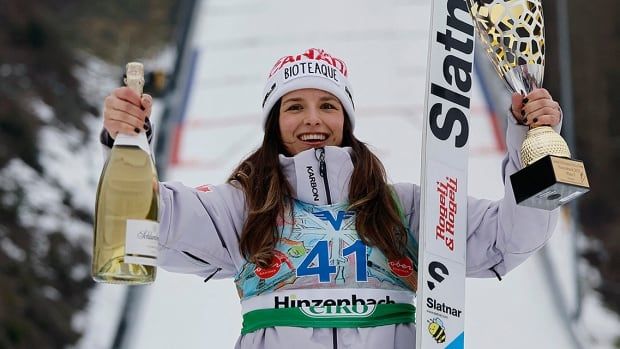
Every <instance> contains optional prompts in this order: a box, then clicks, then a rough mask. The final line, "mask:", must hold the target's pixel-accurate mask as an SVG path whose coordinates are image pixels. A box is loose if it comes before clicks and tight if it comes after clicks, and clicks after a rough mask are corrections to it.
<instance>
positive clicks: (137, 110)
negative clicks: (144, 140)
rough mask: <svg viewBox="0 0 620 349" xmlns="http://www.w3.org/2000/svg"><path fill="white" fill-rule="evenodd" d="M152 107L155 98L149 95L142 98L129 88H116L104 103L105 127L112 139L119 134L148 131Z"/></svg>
mask: <svg viewBox="0 0 620 349" xmlns="http://www.w3.org/2000/svg"><path fill="white" fill-rule="evenodd" d="M152 105H153V97H151V96H150V95H148V94H143V95H142V98H140V96H138V94H137V93H136V92H134V91H133V90H132V89H130V88H129V87H119V88H116V89H115V90H114V91H112V93H110V95H109V96H107V97H106V98H105V101H104V103H103V127H105V129H106V131H108V133H109V134H110V137H112V139H114V138H116V135H118V134H119V133H124V134H129V135H135V134H138V133H140V132H141V131H146V128H147V124H146V122H147V119H148V118H149V116H150V115H151V106H152Z"/></svg>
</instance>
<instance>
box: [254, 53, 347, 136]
mask: <svg viewBox="0 0 620 349" xmlns="http://www.w3.org/2000/svg"><path fill="white" fill-rule="evenodd" d="M304 88H316V89H319V90H323V91H326V92H329V93H331V94H333V95H334V96H336V97H337V98H338V99H339V100H340V103H342V106H343V107H344V110H346V112H347V115H348V116H349V121H351V129H353V128H354V126H355V113H354V112H355V105H354V103H353V90H352V88H351V85H349V80H348V79H347V65H346V64H345V63H344V61H343V60H341V59H339V58H336V57H334V56H332V55H330V54H329V53H327V52H325V51H324V50H322V49H318V48H310V49H308V50H306V51H305V52H303V53H300V54H297V55H293V56H284V57H282V58H280V59H278V60H277V61H276V64H275V65H274V66H273V68H272V69H271V71H270V72H269V78H268V79H267V83H266V84H265V89H264V91H263V127H265V123H266V122H267V117H268V116H269V112H270V111H271V108H273V105H274V104H275V103H276V102H277V101H278V99H280V98H281V97H282V96H284V95H285V94H287V93H289V92H291V91H295V90H300V89H304Z"/></svg>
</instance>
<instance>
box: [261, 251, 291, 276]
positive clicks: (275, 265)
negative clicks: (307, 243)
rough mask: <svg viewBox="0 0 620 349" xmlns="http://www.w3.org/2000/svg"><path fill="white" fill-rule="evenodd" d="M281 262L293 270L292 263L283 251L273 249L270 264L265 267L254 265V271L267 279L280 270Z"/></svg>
mask: <svg viewBox="0 0 620 349" xmlns="http://www.w3.org/2000/svg"><path fill="white" fill-rule="evenodd" d="M282 263H286V265H288V267H289V268H290V269H291V270H293V268H294V267H293V264H292V263H291V261H290V260H289V259H288V257H287V256H286V255H285V254H284V253H282V252H280V251H273V259H272V260H271V265H270V266H268V267H267V268H261V267H256V269H254V273H255V274H256V276H258V277H259V278H261V279H269V278H270V277H273V276H274V275H276V274H277V273H278V272H279V271H280V267H281V266H282Z"/></svg>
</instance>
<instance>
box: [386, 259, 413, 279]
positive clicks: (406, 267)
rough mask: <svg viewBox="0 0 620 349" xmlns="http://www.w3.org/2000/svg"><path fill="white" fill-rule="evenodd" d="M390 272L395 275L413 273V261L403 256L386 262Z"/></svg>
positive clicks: (402, 275) (401, 275)
mask: <svg viewBox="0 0 620 349" xmlns="http://www.w3.org/2000/svg"><path fill="white" fill-rule="evenodd" d="M388 265H389V266H390V269H391V270H392V273H394V275H396V276H400V277H407V276H410V275H411V274H413V262H412V261H411V258H409V257H403V258H401V259H399V260H395V261H390V262H389V263H388Z"/></svg>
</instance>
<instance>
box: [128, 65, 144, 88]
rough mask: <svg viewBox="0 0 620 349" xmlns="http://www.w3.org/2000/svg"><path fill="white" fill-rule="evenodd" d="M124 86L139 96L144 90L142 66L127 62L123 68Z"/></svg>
mask: <svg viewBox="0 0 620 349" xmlns="http://www.w3.org/2000/svg"><path fill="white" fill-rule="evenodd" d="M125 71H126V72H125V85H127V87H129V88H130V89H132V90H134V91H135V92H136V93H137V94H138V95H139V96H140V95H142V89H143V88H144V65H143V64H142V63H139V62H129V63H127V65H126V66H125Z"/></svg>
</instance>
